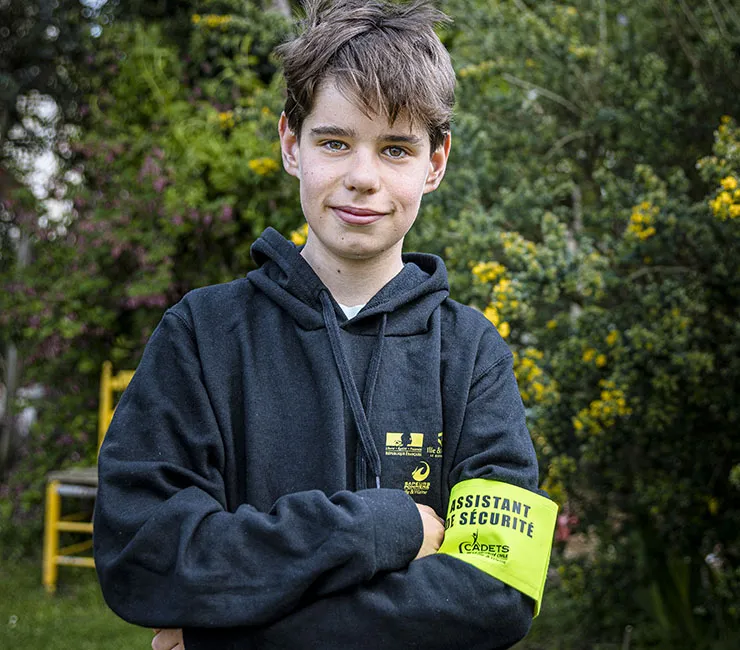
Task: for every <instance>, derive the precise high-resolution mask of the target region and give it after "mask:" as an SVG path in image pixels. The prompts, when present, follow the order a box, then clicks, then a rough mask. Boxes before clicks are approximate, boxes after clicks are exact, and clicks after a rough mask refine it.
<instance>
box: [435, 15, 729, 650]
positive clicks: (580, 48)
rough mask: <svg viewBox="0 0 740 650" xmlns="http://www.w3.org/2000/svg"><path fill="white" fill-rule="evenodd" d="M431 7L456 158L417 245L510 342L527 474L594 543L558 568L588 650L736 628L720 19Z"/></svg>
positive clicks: (725, 62)
mask: <svg viewBox="0 0 740 650" xmlns="http://www.w3.org/2000/svg"><path fill="white" fill-rule="evenodd" d="M449 7H450V12H451V13H452V14H453V15H455V16H457V17H458V21H457V26H456V29H455V31H453V32H451V33H450V34H449V35H448V37H447V38H448V41H449V43H450V47H451V49H452V52H453V55H454V58H455V61H456V65H457V66H458V74H459V78H460V88H459V97H460V106H461V109H460V110H459V112H458V117H457V126H456V134H455V135H456V144H457V156H459V157H458V158H457V159H453V161H452V163H451V164H452V173H451V174H450V175H449V177H448V179H447V181H450V182H448V183H447V189H446V190H445V189H443V190H442V191H441V196H440V197H439V198H440V199H441V200H440V202H439V204H437V205H432V206H429V208H428V212H427V214H428V215H430V218H429V219H428V223H427V224H426V226H425V227H426V232H424V230H422V235H427V236H428V240H427V241H430V242H431V241H432V240H433V239H434V240H437V241H439V242H441V243H440V244H436V247H437V248H438V249H439V248H442V247H444V248H443V250H444V252H445V253H446V256H447V257H448V258H450V259H451V261H452V271H453V283H457V286H458V287H459V288H460V289H461V290H462V293H463V294H465V295H467V296H468V297H469V300H470V301H472V302H474V303H476V304H478V305H479V306H480V307H481V309H482V310H484V311H485V313H486V315H487V316H488V317H489V318H490V320H492V321H493V322H494V323H495V324H496V325H497V326H498V328H499V331H500V332H501V334H502V335H503V336H505V337H507V338H508V340H509V341H510V343H511V345H512V347H513V348H514V350H515V353H516V356H515V358H516V372H517V375H518V378H519V381H520V387H521V389H522V396H523V398H524V401H525V404H526V406H527V407H528V409H529V413H530V426H531V430H532V433H533V437H534V440H535V443H536V445H537V447H538V451H539V454H540V457H541V459H542V461H543V463H542V465H543V470H544V479H545V485H546V488H547V489H549V490H550V491H551V493H552V494H553V496H555V497H556V499H557V500H559V501H560V502H561V503H563V504H564V503H565V502H566V501H567V503H568V505H569V507H570V509H571V511H572V512H575V513H576V514H577V515H578V516H579V517H580V521H581V522H582V526H583V529H584V530H586V531H588V532H590V534H591V535H592V536H593V537H594V538H595V539H596V540H597V541H598V546H597V547H596V550H595V551H594V553H593V554H592V556H590V557H586V558H581V559H580V560H579V561H577V562H574V563H567V562H566V563H563V565H562V571H563V575H564V580H563V586H564V588H565V589H566V591H567V593H569V595H570V596H571V597H572V598H573V604H574V606H579V604H580V608H581V619H580V620H581V621H582V624H583V626H584V628H585V629H584V630H582V632H583V633H584V643H586V642H587V641H588V640H589V639H591V640H592V641H598V640H602V639H605V638H615V637H616V638H619V636H618V635H619V633H620V629H621V628H623V627H624V626H625V625H626V624H628V623H629V624H633V625H634V624H637V628H636V640H637V641H638V643H641V644H644V645H645V646H650V645H651V644H653V645H654V644H657V643H659V642H664V643H668V644H671V643H673V645H671V646H670V647H675V644H676V643H689V644H690V645H691V647H696V648H700V647H717V645H716V644H717V643H719V642H720V640H721V639H723V638H725V640H726V641H727V639H729V638H732V639H733V640H734V642H736V638H737V637H736V636H731V637H728V635H730V634H733V635H736V634H737V628H738V623H739V622H740V620H739V619H738V615H739V614H740V612H738V610H737V609H736V606H735V603H736V602H737V600H738V596H739V595H740V594H739V592H738V587H739V583H738V567H739V566H740V538H739V536H738V530H740V528H738V507H739V506H740V494H738V490H737V474H738V471H740V470H738V469H737V468H736V467H733V462H737V458H739V457H740V441H738V438H737V435H736V430H737V419H738V417H739V416H740V411H739V409H738V406H737V391H738V387H739V386H740V366H739V365H738V361H737V359H738V358H739V357H738V352H739V350H738V348H737V341H738V337H737V335H738V330H737V327H738V326H737V323H738V315H739V314H738V310H739V306H738V305H739V304H740V301H739V298H740V293H739V291H740V286H739V284H738V278H739V277H740V268H739V267H738V243H739V242H740V237H739V236H738V230H737V227H738V223H740V222H738V221H737V214H736V213H737V211H738V210H740V207H738V205H737V201H738V200H739V199H740V195H738V198H735V194H734V192H735V191H736V190H735V189H734V188H735V186H736V183H737V180H738V178H740V175H739V173H738V169H737V162H736V156H737V143H738V139H737V138H738V131H737V126H736V123H735V122H734V121H733V120H732V119H731V118H730V117H723V115H729V114H731V113H732V111H733V110H736V107H737V103H736V96H737V90H738V87H739V86H740V78H739V77H738V73H737V70H738V65H737V64H738V48H737V44H738V42H740V39H739V38H738V37H739V36H740V21H738V15H737V12H736V11H734V10H733V9H732V7H731V6H730V5H729V4H727V3H714V2H706V3H699V5H698V6H692V7H691V8H689V7H688V6H687V5H686V3H679V5H677V6H674V5H670V6H669V3H665V2H660V1H659V2H647V3H640V4H639V5H638V4H635V3H627V2H610V3H606V2H605V1H595V2H592V1H583V2H573V3H572V4H571V5H570V6H568V5H563V4H561V3H555V2H539V3H536V4H535V3H525V2H521V1H519V0H514V1H511V2H496V3H474V4H473V5H472V6H471V3H467V2H465V3H456V2H450V3H449ZM718 127H719V128H718ZM715 134H716V135H715ZM713 139H714V140H715V142H714V145H713ZM713 146H714V149H715V153H714V156H713V157H712V156H709V157H708V154H710V152H711V150H712V147H713ZM461 150H462V151H461ZM469 161H470V162H469ZM697 161H701V162H700V164H699V166H698V167H697ZM447 181H446V182H447ZM439 212H441V213H444V212H448V213H451V214H455V215H459V216H457V217H455V218H454V219H453V220H451V222H450V223H449V224H446V223H445V222H444V221H441V220H440V219H439V218H435V216H436V214H435V213H439ZM733 215H734V216H733ZM451 227H454V228H455V229H456V230H457V232H456V233H453V232H449V231H450V230H451ZM471 258H472V260H471ZM471 267H472V268H471ZM471 271H472V276H473V277H474V278H475V282H472V283H471V282H470V281H469V280H466V277H467V278H470V277H471ZM733 459H734V461H733ZM733 477H734V478H733ZM733 481H734V483H733ZM705 558H709V560H706V559H705ZM733 629H734V630H735V631H734V632H732V633H731V632H730V630H733ZM723 635H724V636H723ZM727 642H728V643H729V642H730V641H727ZM713 643H714V644H715V645H712V644H713ZM728 647H729V646H728Z"/></svg>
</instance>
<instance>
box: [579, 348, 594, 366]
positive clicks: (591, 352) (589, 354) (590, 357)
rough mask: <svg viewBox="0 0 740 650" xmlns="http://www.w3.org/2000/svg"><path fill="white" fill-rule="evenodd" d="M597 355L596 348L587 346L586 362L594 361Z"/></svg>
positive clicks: (584, 354)
mask: <svg viewBox="0 0 740 650" xmlns="http://www.w3.org/2000/svg"><path fill="white" fill-rule="evenodd" d="M595 356H596V350H594V349H593V348H586V350H585V351H584V352H583V357H582V358H583V360H584V361H585V362H586V363H591V361H593V359H594V357H595Z"/></svg>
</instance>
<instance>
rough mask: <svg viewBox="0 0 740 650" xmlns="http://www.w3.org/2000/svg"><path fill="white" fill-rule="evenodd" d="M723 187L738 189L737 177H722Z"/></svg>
mask: <svg viewBox="0 0 740 650" xmlns="http://www.w3.org/2000/svg"><path fill="white" fill-rule="evenodd" d="M722 187H723V188H724V189H726V190H735V189H737V179H736V178H735V177H734V176H728V177H727V178H723V179H722Z"/></svg>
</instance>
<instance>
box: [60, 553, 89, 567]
mask: <svg viewBox="0 0 740 650" xmlns="http://www.w3.org/2000/svg"><path fill="white" fill-rule="evenodd" d="M56 563H57V564H66V565H71V566H86V567H89V568H90V569H94V568H95V560H93V559H92V558H91V557H70V556H62V557H57V558H56Z"/></svg>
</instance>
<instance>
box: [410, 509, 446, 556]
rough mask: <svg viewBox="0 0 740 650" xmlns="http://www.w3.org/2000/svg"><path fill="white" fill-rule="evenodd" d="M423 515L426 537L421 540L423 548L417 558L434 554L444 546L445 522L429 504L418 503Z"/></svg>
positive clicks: (422, 522) (420, 512) (422, 520)
mask: <svg viewBox="0 0 740 650" xmlns="http://www.w3.org/2000/svg"><path fill="white" fill-rule="evenodd" d="M416 507H417V508H418V509H419V514H420V515H421V524H422V526H424V539H423V540H422V542H421V548H420V549H419V552H418V553H417V554H416V557H415V558H414V559H415V560H418V559H419V558H420V557H425V556H427V555H432V554H433V553H436V552H437V551H438V550H439V547H440V546H442V540H443V539H444V537H445V523H444V521H442V519H441V518H440V517H439V515H437V513H436V512H434V510H433V509H432V508H430V507H429V506H425V505H422V504H419V503H417V504H416Z"/></svg>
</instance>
